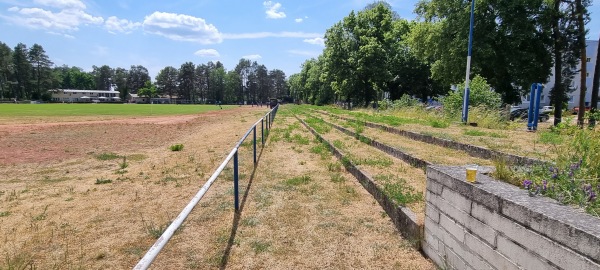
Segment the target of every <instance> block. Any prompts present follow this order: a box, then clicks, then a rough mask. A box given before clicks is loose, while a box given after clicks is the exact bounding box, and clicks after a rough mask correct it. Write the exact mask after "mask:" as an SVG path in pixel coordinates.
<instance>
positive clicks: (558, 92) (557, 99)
mask: <svg viewBox="0 0 600 270" xmlns="http://www.w3.org/2000/svg"><path fill="white" fill-rule="evenodd" d="M560 2H561V0H554V18H552V36H553V38H554V89H552V91H553V95H552V96H553V99H554V100H553V102H554V104H553V105H554V125H555V126H558V124H560V122H562V111H563V96H564V95H565V88H564V87H563V81H562V48H561V46H562V41H561V34H560V28H559V26H558V25H559V20H560Z"/></svg>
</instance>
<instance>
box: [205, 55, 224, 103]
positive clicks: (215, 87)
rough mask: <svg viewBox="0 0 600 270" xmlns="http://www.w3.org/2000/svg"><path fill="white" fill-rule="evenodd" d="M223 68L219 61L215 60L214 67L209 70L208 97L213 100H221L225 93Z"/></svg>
mask: <svg viewBox="0 0 600 270" xmlns="http://www.w3.org/2000/svg"><path fill="white" fill-rule="evenodd" d="M225 75H226V73H225V68H223V65H222V64H221V62H217V64H216V65H215V68H214V69H212V70H211V71H210V85H211V92H210V96H209V98H210V99H213V100H214V101H215V102H223V97H224V95H225Z"/></svg>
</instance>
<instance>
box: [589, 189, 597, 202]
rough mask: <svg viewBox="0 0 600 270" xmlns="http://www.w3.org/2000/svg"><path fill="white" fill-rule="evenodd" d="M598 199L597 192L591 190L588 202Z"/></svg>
mask: <svg viewBox="0 0 600 270" xmlns="http://www.w3.org/2000/svg"><path fill="white" fill-rule="evenodd" d="M595 200H596V192H594V191H591V192H590V194H589V195H588V202H594V201H595Z"/></svg>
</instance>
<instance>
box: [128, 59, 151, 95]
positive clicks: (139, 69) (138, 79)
mask: <svg viewBox="0 0 600 270" xmlns="http://www.w3.org/2000/svg"><path fill="white" fill-rule="evenodd" d="M146 81H150V75H149V74H148V69H146V68H145V67H144V66H141V65H137V66H131V69H130V70H129V73H128V75H127V89H128V90H129V91H130V92H131V93H137V91H138V89H140V88H142V87H144V85H145V84H146Z"/></svg>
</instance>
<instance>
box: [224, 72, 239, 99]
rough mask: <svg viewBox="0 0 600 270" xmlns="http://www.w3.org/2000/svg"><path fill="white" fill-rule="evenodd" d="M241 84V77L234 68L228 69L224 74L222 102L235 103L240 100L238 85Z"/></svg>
mask: <svg viewBox="0 0 600 270" xmlns="http://www.w3.org/2000/svg"><path fill="white" fill-rule="evenodd" d="M241 85H242V79H241V77H240V75H239V74H238V73H237V72H236V71H235V70H230V71H229V72H227V75H226V76H225V94H224V96H223V103H228V104H235V103H237V102H239V101H241V99H239V98H240V95H239V93H240V91H239V89H240V87H241Z"/></svg>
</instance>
